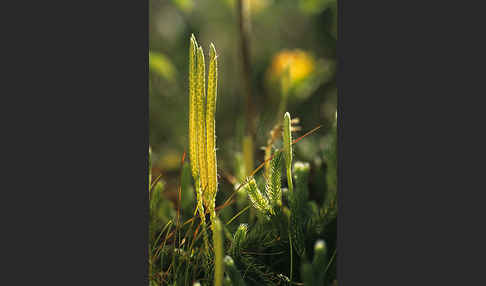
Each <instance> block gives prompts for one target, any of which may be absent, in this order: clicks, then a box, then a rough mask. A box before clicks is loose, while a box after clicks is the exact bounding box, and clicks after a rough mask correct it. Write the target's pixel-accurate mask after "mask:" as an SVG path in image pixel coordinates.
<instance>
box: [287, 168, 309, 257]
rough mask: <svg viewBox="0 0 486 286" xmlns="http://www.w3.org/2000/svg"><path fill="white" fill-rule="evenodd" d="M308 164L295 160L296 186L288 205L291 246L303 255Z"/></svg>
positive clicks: (306, 214)
mask: <svg viewBox="0 0 486 286" xmlns="http://www.w3.org/2000/svg"><path fill="white" fill-rule="evenodd" d="M309 171H310V166H309V164H308V163H302V162H296V163H295V164H294V174H295V182H296V188H295V191H294V192H291V193H290V194H289V205H290V212H291V215H290V233H291V236H292V242H293V246H294V248H295V250H296V252H297V253H298V254H299V255H300V256H303V255H304V253H305V233H304V232H305V228H304V227H305V225H306V224H307V221H308V212H307V206H306V203H307V199H308V196H309V195H308V189H307V184H308V177H309Z"/></svg>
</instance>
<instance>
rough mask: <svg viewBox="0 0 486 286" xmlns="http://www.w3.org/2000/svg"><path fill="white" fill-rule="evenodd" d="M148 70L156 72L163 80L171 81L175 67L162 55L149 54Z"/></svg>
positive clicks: (151, 52)
mask: <svg viewBox="0 0 486 286" xmlns="http://www.w3.org/2000/svg"><path fill="white" fill-rule="evenodd" d="M149 67H150V70H152V71H154V72H156V73H157V74H159V75H160V76H162V77H163V78H165V79H167V80H169V81H173V80H174V76H175V73H176V71H175V67H174V65H173V64H172V62H171V61H170V60H169V59H168V58H167V57H166V56H165V55H164V54H162V53H157V52H153V51H150V52H149Z"/></svg>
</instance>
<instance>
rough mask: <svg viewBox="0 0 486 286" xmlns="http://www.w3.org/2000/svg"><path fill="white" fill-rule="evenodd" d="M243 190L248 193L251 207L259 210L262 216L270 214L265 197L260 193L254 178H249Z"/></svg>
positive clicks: (270, 209)
mask: <svg viewBox="0 0 486 286" xmlns="http://www.w3.org/2000/svg"><path fill="white" fill-rule="evenodd" d="M244 188H245V190H246V192H247V193H248V197H249V198H250V201H251V203H252V204H253V207H255V208H256V209H257V210H259V211H260V212H261V213H262V214H269V213H271V212H272V208H271V206H270V203H269V202H268V198H267V196H266V195H265V194H263V193H262V192H261V191H260V189H259V188H258V185H257V183H256V181H255V179H254V178H249V179H248V182H247V184H246V185H245V186H244Z"/></svg>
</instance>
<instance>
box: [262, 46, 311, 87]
mask: <svg viewBox="0 0 486 286" xmlns="http://www.w3.org/2000/svg"><path fill="white" fill-rule="evenodd" d="M287 69H288V72H289V84H290V85H293V84H295V83H297V82H299V81H301V80H303V79H305V78H307V77H308V76H309V75H311V74H312V73H313V72H314V70H315V59H314V57H312V56H311V55H310V54H309V53H307V52H305V51H302V50H299V49H296V50H292V51H290V50H283V51H281V52H279V53H278V54H276V55H275V56H274V58H273V60H272V64H271V66H270V68H269V69H268V71H267V76H268V79H269V80H270V81H274V80H279V79H281V78H282V76H283V75H284V73H285V71H286V70H287Z"/></svg>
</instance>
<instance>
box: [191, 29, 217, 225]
mask: <svg viewBox="0 0 486 286" xmlns="http://www.w3.org/2000/svg"><path fill="white" fill-rule="evenodd" d="M205 81H206V71H205V60H204V51H203V49H202V47H200V46H198V45H197V41H196V38H195V37H194V35H192V36H191V39H190V47H189V154H190V155H189V157H190V159H191V171H192V175H193V178H194V181H195V183H196V188H197V192H196V193H197V207H198V212H199V216H200V218H201V221H202V224H203V226H204V225H205V210H207V211H208V212H209V215H210V218H211V222H212V224H211V225H212V227H213V230H214V222H215V219H216V211H215V200H216V193H217V188H218V181H217V163H216V132H215V115H216V99H217V85H218V60H217V55H216V48H215V47H214V45H213V44H211V45H210V48H209V70H208V87H207V93H206V90H205V87H206V86H205V85H206V83H205ZM203 232H204V230H203Z"/></svg>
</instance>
